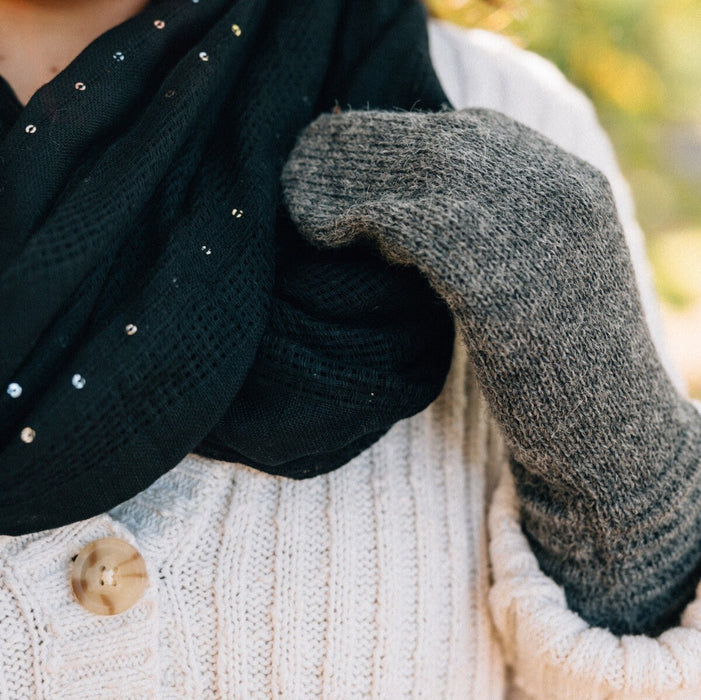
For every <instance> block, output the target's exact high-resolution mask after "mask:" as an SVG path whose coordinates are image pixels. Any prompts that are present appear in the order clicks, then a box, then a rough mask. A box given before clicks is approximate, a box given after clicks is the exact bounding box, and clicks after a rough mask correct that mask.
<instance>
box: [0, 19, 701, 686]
mask: <svg viewBox="0 0 701 700" xmlns="http://www.w3.org/2000/svg"><path fill="white" fill-rule="evenodd" d="M430 32H431V34H430V37H431V49H432V52H433V58H434V60H435V63H436V68H437V71H438V74H439V76H440V77H441V79H442V81H443V83H444V85H445V88H446V92H447V93H448V95H449V97H450V98H451V101H453V103H454V104H455V106H456V107H467V106H478V105H479V106H484V107H491V108H494V109H498V110H501V111H504V112H506V113H507V114H510V115H511V116H513V117H515V118H517V119H519V120H521V121H524V122H526V123H528V124H529V125H531V126H533V127H535V128H537V129H539V130H541V131H542V132H544V133H545V134H546V135H547V136H549V137H550V138H552V139H553V140H555V141H556V142H558V143H559V144H560V145H562V146H564V147H565V148H568V149H570V150H572V151H574V152H575V153H577V155H580V156H581V157H584V158H586V159H588V160H590V161H591V162H592V163H593V164H594V165H596V166H597V167H599V168H600V169H601V170H603V171H604V172H605V173H606V174H607V175H608V177H609V179H610V180H611V182H612V186H613V190H614V193H615V195H616V197H617V204H618V208H619V213H620V215H621V219H622V222H623V224H624V228H625V230H626V235H627V237H628V241H629V244H630V247H631V252H632V254H633V259H634V262H635V264H636V271H637V273H638V277H639V281H640V284H641V289H642V292H643V301H644V304H645V306H646V310H647V314H648V319H649V321H650V323H651V326H652V328H653V331H654V334H655V338H656V340H657V342H658V345H659V346H660V348H661V350H662V354H663V356H664V357H666V354H665V353H664V349H663V347H662V339H661V338H660V334H659V324H658V322H657V318H656V315H655V314H656V312H655V306H654V297H653V296H652V293H651V287H650V284H649V273H648V270H647V268H646V263H645V259H644V256H643V252H642V251H643V249H642V242H641V237H640V232H639V229H638V228H637V226H636V224H635V220H634V216H633V209H632V205H631V201H630V196H629V193H628V191H627V189H626V186H625V184H624V183H623V181H622V179H621V177H620V174H619V173H618V169H617V166H616V163H615V159H614V157H613V155H612V152H611V150H610V146H609V145H608V142H607V140H606V138H605V137H604V135H603V134H602V132H601V130H600V128H599V126H598V124H597V122H596V119H595V117H594V115H593V112H592V110H591V107H590V105H589V104H588V103H587V102H586V101H585V100H584V98H582V96H581V95H579V93H577V92H576V91H574V89H573V88H571V87H570V86H569V85H567V83H566V82H565V81H564V79H563V78H562V77H561V76H560V75H559V73H557V71H556V70H555V69H554V68H553V67H552V66H550V65H549V64H547V63H546V62H545V61H543V60H542V59H538V58H537V57H534V56H533V55H530V54H526V53H524V52H521V51H519V50H517V49H515V48H513V47H512V46H511V45H510V44H508V43H506V42H505V41H504V40H502V39H499V38H496V37H493V36H491V35H488V34H485V33H483V32H478V31H473V32H466V31H464V30H459V29H456V28H453V27H450V26H448V25H445V24H443V23H439V22H433V23H432V24H431V26H430ZM669 369H670V371H671V372H673V368H671V367H670V368H669ZM674 376H675V377H676V379H677V382H678V384H679V385H680V386H681V382H680V380H679V379H678V377H677V375H674ZM505 464H506V450H505V448H504V445H503V443H502V440H501V437H500V434H499V431H498V429H497V428H496V426H495V424H494V422H493V420H492V419H491V418H490V416H489V412H488V410H487V407H486V404H485V402H484V400H483V399H482V397H481V394H480V392H479V390H478V388H477V384H476V382H475V378H474V375H473V371H472V367H471V365H470V363H469V362H468V360H467V356H466V353H465V351H464V348H463V347H462V345H461V344H460V341H457V343H456V347H455V352H454V356H453V364H452V367H451V371H450V374H449V377H448V380H447V382H446V385H445V388H444V390H443V392H442V394H441V396H440V397H439V398H438V399H437V400H436V401H435V402H434V403H433V404H431V406H429V407H428V408H427V409H426V410H425V411H423V412H422V413H420V414H418V415H417V416H414V417H412V418H410V419H407V420H403V421H401V422H399V423H397V424H396V425H395V426H394V427H393V428H392V429H391V430H390V432H389V433H388V434H387V435H386V436H385V437H384V438H382V439H381V440H380V441H379V442H377V443H375V444H374V445H372V446H371V447H370V448H369V449H367V450H366V451H364V452H363V453H362V454H360V455H359V456H358V457H356V458H355V459H353V460H352V461H351V462H350V463H348V464H346V465H344V467H343V468H341V469H338V470H336V471H334V472H331V473H329V474H324V475H321V476H319V477H317V478H314V479H309V480H302V481H295V480H288V479H285V478H282V477H276V476H273V475H269V474H265V473H263V472H259V471H256V470H254V469H251V468H248V467H245V466H242V465H236V464H228V463H224V462H217V461H213V460H208V459H204V458H201V457H196V456H189V457H187V458H186V459H185V460H183V461H182V462H181V463H180V464H179V465H178V466H177V467H175V468H174V469H173V470H171V471H170V472H168V473H167V474H165V475H163V476H162V477H161V478H160V479H159V480H158V481H156V482H155V483H154V484H153V485H152V486H150V487H149V488H148V489H146V490H145V491H143V492H141V493H140V494H138V495H137V496H135V497H134V498H132V499H131V500H129V501H127V502H125V503H122V504H120V505H119V506H117V507H116V508H114V509H112V510H111V511H109V512H108V513H104V514H102V515H100V516H97V517H95V518H91V519H89V520H84V521H81V522H77V523H73V524H71V525H67V526H65V527H61V528H57V529H54V530H46V531H42V532H37V533H31V534H28V535H23V536H19V537H0V698H2V699H3V700H4V699H8V700H15V699H19V698H35V697H36V698H50V699H52V700H53V699H54V698H86V697H91V698H148V697H153V698H268V697H272V696H276V697H283V698H300V699H302V698H314V697H325V698H334V699H336V698H353V697H377V698H400V697H430V698H475V699H480V700H482V699H487V700H492V699H493V700H498V699H500V698H504V697H506V696H507V694H511V695H513V697H517V696H525V697H531V698H536V699H538V700H542V699H547V698H557V699H558V700H562V699H566V698H578V699H580V698H581V699H583V698H620V699H623V698H625V699H634V698H640V699H642V698H698V697H701V601H699V602H694V603H692V604H691V605H690V606H689V607H688V608H687V610H686V612H685V614H684V617H683V619H682V626H680V627H678V628H675V629H672V630H669V631H667V632H665V633H663V634H662V635H661V636H660V637H659V638H658V639H650V638H647V637H625V638H620V639H619V638H616V637H614V636H613V635H612V634H611V633H609V632H607V631H605V630H601V629H595V628H591V627H589V626H588V625H587V624H586V623H584V621H583V620H581V618H579V617H578V616H577V615H575V614H574V613H572V612H571V611H569V610H567V607H566V603H565V598H564V593H563V591H562V590H561V589H560V588H559V587H558V586H556V585H555V584H554V583H553V582H552V581H551V580H550V579H548V578H547V577H545V576H544V575H543V574H542V573H540V571H539V569H538V566H537V563H536V560H535V557H534V555H533V554H532V552H531V551H530V549H529V547H528V544H527V541H526V539H525V537H524V536H523V534H522V533H521V530H520V525H519V520H518V508H517V503H516V497H515V493H514V489H513V484H512V481H511V478H510V476H509V472H508V470H506V469H503V467H504V465H505ZM497 482H498V487H497V488H496V490H495V486H496V484H497ZM106 536H114V537H118V538H120V539H122V540H125V541H126V542H129V543H131V544H132V545H133V546H134V547H136V549H137V550H138V551H139V552H140V554H141V555H142V556H143V558H144V560H145V562H146V567H147V572H148V580H149V585H148V587H147V588H146V591H145V592H144V594H143V595H142V596H141V598H140V599H139V600H138V602H136V603H135V604H134V605H133V606H132V607H130V608H129V609H128V610H126V611H125V612H123V613H121V614H119V615H114V616H102V615H96V614H94V613H91V612H89V611H88V610H86V609H85V608H84V607H83V606H81V605H80V604H79V603H78V602H77V601H76V599H75V598H74V596H73V593H72V591H71V587H70V569H71V561H72V559H73V558H74V557H75V556H76V555H77V554H78V553H79V552H80V551H81V549H82V548H83V547H85V546H86V545H88V544H89V543H90V542H93V541H95V540H97V539H99V538H102V537H106ZM490 564H491V565H490ZM699 598H701V593H700V594H699ZM507 663H508V665H509V667H508V668H507Z"/></svg>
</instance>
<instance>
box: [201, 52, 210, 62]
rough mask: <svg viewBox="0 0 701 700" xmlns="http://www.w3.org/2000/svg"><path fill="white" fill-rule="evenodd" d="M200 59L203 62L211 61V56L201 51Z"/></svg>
mask: <svg viewBox="0 0 701 700" xmlns="http://www.w3.org/2000/svg"><path fill="white" fill-rule="evenodd" d="M200 58H201V59H202V60H203V61H209V54H208V53H207V52H206V51H200Z"/></svg>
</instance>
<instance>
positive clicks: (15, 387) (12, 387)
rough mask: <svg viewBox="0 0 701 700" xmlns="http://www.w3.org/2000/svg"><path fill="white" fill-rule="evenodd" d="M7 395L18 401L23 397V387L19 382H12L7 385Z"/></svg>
mask: <svg viewBox="0 0 701 700" xmlns="http://www.w3.org/2000/svg"><path fill="white" fill-rule="evenodd" d="M7 393H8V394H9V395H10V396H11V397H12V398H13V399H18V398H19V397H20V396H22V387H21V386H20V385H19V384H18V383H17V382H12V383H11V384H8V385H7Z"/></svg>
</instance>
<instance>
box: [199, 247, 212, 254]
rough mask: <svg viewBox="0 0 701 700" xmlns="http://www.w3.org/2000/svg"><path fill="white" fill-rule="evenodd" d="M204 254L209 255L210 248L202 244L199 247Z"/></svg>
mask: <svg viewBox="0 0 701 700" xmlns="http://www.w3.org/2000/svg"><path fill="white" fill-rule="evenodd" d="M200 250H202V252H203V253H204V254H205V255H211V254H212V249H211V248H208V247H207V246H206V245H203V246H202V248H201V249H200Z"/></svg>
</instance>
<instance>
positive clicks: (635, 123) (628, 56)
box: [426, 0, 701, 397]
mask: <svg viewBox="0 0 701 700" xmlns="http://www.w3.org/2000/svg"><path fill="white" fill-rule="evenodd" d="M426 4H427V6H428V8H429V11H430V12H431V13H432V14H433V15H435V16H437V17H440V18H442V19H448V20H450V21H453V22H456V23H458V24H462V25H465V26H467V27H480V28H482V29H489V30H492V31H495V32H499V33H501V34H504V35H506V36H508V37H510V38H511V39H512V40H513V41H514V42H515V43H517V44H518V45H519V46H522V47H524V48H527V49H530V50H532V51H535V52H536V53H539V54H541V55H543V56H546V57H547V58H549V59H550V60H552V61H553V62H554V63H555V64H556V65H557V66H558V67H559V68H560V69H561V70H562V71H563V73H564V74H565V75H566V76H567V77H568V78H569V79H570V80H571V81H572V82H573V83H574V84H575V85H577V86H578V87H580V88H581V89H582V90H583V91H584V92H585V93H586V94H587V95H589V97H590V98H591V99H592V100H593V102H594V104H595V106H596V109H597V112H598V114H599V118H600V120H601V123H602V124H603V126H604V128H605V129H606V130H607V132H608V133H609V135H610V136H611V139H612V141H613V143H614V146H615V148H616V152H617V154H618V157H619V161H620V164H621V168H622V170H623V172H624V174H625V176H626V177H627V179H628V181H629V182H630V184H631V187H632V189H633V194H634V197H635V202H636V206H637V211H638V220H639V221H640V224H641V226H642V228H643V230H644V231H645V234H646V237H647V246H648V253H649V256H650V259H651V261H652V265H653V270H654V274H655V283H656V286H657V290H658V293H659V295H660V298H661V301H662V310H663V316H664V322H665V330H666V334H667V337H668V338H669V340H670V345H671V349H672V353H673V355H674V358H675V360H676V361H677V363H678V364H679V365H680V366H681V368H682V370H683V372H684V374H685V376H686V378H687V381H688V383H689V387H690V389H691V391H692V393H693V394H694V395H695V396H697V397H701V196H699V195H700V194H701V0H426Z"/></svg>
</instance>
